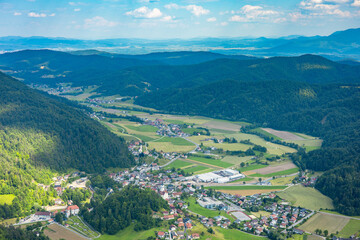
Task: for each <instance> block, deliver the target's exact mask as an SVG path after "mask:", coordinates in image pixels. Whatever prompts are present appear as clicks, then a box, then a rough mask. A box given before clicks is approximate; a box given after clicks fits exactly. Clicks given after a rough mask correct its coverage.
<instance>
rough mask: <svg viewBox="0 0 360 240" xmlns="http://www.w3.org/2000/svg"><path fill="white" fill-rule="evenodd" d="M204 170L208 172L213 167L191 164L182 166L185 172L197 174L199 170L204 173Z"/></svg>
mask: <svg viewBox="0 0 360 240" xmlns="http://www.w3.org/2000/svg"><path fill="white" fill-rule="evenodd" d="M205 170H208V171H209V172H211V171H213V169H210V168H207V167H204V166H192V167H187V168H184V172H185V173H193V174H198V173H199V172H201V173H204V172H205Z"/></svg>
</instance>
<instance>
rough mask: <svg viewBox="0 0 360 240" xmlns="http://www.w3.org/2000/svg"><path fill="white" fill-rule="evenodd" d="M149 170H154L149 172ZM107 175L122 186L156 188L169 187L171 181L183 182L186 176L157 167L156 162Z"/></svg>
mask: <svg viewBox="0 0 360 240" xmlns="http://www.w3.org/2000/svg"><path fill="white" fill-rule="evenodd" d="M149 170H153V171H156V172H155V173H154V172H150V171H149ZM109 176H110V177H111V178H112V179H114V180H115V181H117V182H121V183H122V185H123V186H126V185H129V184H132V185H137V186H141V187H152V188H154V189H156V186H159V185H160V186H165V185H167V188H170V189H171V186H173V185H171V183H174V182H177V184H179V182H183V181H185V180H186V178H185V177H184V176H183V175H181V174H178V173H176V172H172V171H171V170H164V169H161V170H160V169H159V166H158V165H157V164H156V163H152V164H150V165H146V164H145V165H143V166H139V167H136V168H134V169H133V170H132V171H128V170H125V171H121V172H118V173H111V174H109Z"/></svg>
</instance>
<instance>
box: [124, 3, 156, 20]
mask: <svg viewBox="0 0 360 240" xmlns="http://www.w3.org/2000/svg"><path fill="white" fill-rule="evenodd" d="M125 14H126V15H128V16H133V17H135V18H160V17H162V16H163V14H162V12H161V11H160V10H159V9H158V8H154V9H150V8H148V7H145V6H144V7H140V8H137V9H135V10H133V11H129V12H127V13H125Z"/></svg>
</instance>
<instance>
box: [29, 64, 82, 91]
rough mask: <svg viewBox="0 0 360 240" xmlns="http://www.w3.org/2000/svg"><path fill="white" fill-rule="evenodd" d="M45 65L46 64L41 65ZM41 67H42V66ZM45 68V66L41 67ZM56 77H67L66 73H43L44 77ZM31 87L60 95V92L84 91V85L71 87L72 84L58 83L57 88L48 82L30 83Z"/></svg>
mask: <svg viewBox="0 0 360 240" xmlns="http://www.w3.org/2000/svg"><path fill="white" fill-rule="evenodd" d="M41 67H44V68H45V66H41ZM41 67H40V68H41ZM41 69H43V68H41ZM54 77H65V75H62V74H59V75H56V76H55V75H51V74H48V75H43V76H42V78H54ZM28 86H29V87H31V88H34V89H37V90H41V91H45V92H47V93H48V94H52V95H59V94H66V93H78V94H80V93H82V92H84V89H83V87H71V86H66V85H63V84H57V87H56V88H51V87H49V85H47V84H30V85H28Z"/></svg>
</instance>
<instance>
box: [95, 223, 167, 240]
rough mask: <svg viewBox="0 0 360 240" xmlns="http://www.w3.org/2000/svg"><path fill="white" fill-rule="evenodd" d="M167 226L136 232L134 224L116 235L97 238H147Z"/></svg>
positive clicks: (113, 239) (101, 239)
mask: <svg viewBox="0 0 360 240" xmlns="http://www.w3.org/2000/svg"><path fill="white" fill-rule="evenodd" d="M166 230H167V228H165V227H159V228H152V229H149V230H145V231H140V232H135V230H134V224H132V225H130V226H129V227H127V228H125V229H123V230H121V231H119V232H117V233H116V234H114V235H108V234H104V235H101V237H99V238H97V239H99V240H128V239H134V240H140V239H147V238H148V237H155V231H166Z"/></svg>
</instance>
